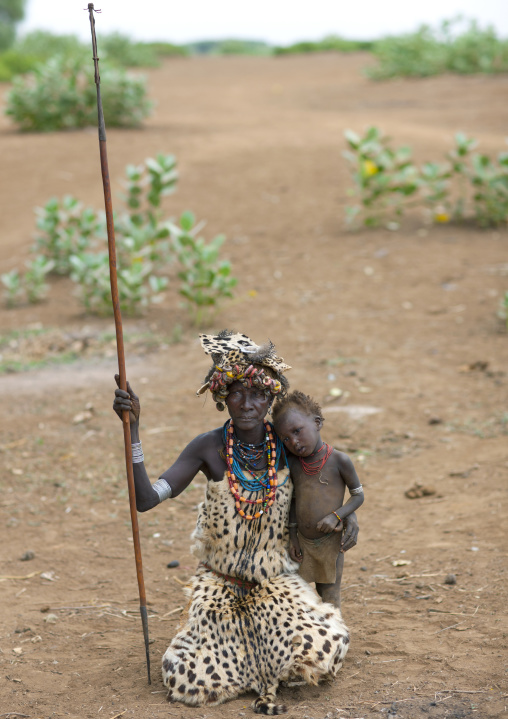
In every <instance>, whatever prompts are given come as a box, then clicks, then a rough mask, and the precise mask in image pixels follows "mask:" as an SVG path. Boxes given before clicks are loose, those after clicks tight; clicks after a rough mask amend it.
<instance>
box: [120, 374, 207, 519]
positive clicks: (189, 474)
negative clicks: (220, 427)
mask: <svg viewBox="0 0 508 719" xmlns="http://www.w3.org/2000/svg"><path fill="white" fill-rule="evenodd" d="M115 380H116V383H117V384H119V381H120V378H119V376H118V375H115ZM113 409H114V410H115V412H116V414H117V415H118V416H119V417H120V418H121V417H122V412H123V411H124V410H127V411H128V412H129V421H130V427H131V442H132V444H133V445H139V446H138V447H137V448H135V449H134V451H133V465H132V466H133V474H134V486H135V490H136V509H137V510H138V512H146V511H148V510H149V509H152V508H153V507H156V506H157V505H158V504H160V503H161V501H162V499H161V496H162V497H163V498H165V496H164V495H165V494H168V496H171V497H176V496H177V495H179V494H180V493H181V492H182V491H183V490H184V489H185V488H186V487H187V486H188V485H189V484H190V483H191V482H192V480H193V479H194V477H195V476H196V474H197V473H198V472H199V470H200V469H201V468H202V466H203V449H204V445H206V437H207V436H208V435H200V436H199V437H196V438H195V439H194V440H193V441H192V442H191V443H190V444H188V445H187V447H186V448H185V449H184V450H183V452H182V453H181V454H180V456H179V457H178V459H177V460H176V462H175V463H174V464H173V465H172V466H171V467H170V468H169V469H167V470H166V471H165V472H164V473H163V474H162V475H161V477H160V478H159V479H163V480H164V481H165V482H166V483H167V485H168V487H169V490H167V487H166V486H165V485H164V483H162V484H160V483H156V485H157V487H160V488H162V492H161V489H159V492H158V491H157V490H156V489H154V485H152V483H151V482H150V478H149V477H148V473H147V471H146V468H145V463H144V461H142V460H143V453H142V449H141V444H140V439H139V415H140V412H141V405H140V402H139V397H138V396H137V395H136V394H135V393H134V392H133V390H132V388H131V386H130V384H129V383H127V392H124V391H123V390H121V389H117V390H115V400H114V402H113ZM140 460H141V461H140ZM165 490H167V492H166V491H165ZM160 492H161V493H160Z"/></svg>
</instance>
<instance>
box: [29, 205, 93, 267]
mask: <svg viewBox="0 0 508 719" xmlns="http://www.w3.org/2000/svg"><path fill="white" fill-rule="evenodd" d="M35 213H36V216H37V219H36V226H37V229H38V230H39V233H38V234H37V235H36V238H35V247H34V251H36V252H40V253H42V254H43V255H44V256H45V257H47V258H48V259H49V260H51V261H52V262H53V263H54V269H55V272H57V273H58V274H60V275H68V274H69V272H70V271H71V268H72V264H71V261H70V258H71V257H72V255H76V254H79V253H80V252H83V251H84V250H87V249H89V247H90V243H91V241H92V239H93V238H94V237H97V236H104V223H105V220H104V217H103V216H102V217H101V216H99V215H98V214H97V213H96V212H95V211H94V210H92V209H90V208H85V207H84V206H83V203H81V202H79V200H76V198H74V197H71V196H70V195H66V196H65V197H64V198H63V199H62V200H59V199H58V198H56V197H53V198H51V199H50V200H48V202H47V203H46V204H45V205H44V207H37V208H36V209H35Z"/></svg>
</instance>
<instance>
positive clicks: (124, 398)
mask: <svg viewBox="0 0 508 719" xmlns="http://www.w3.org/2000/svg"><path fill="white" fill-rule="evenodd" d="M115 382H116V384H117V385H118V389H116V390H115V399H114V402H113V409H114V410H115V412H116V413H117V415H118V416H119V417H120V419H122V412H123V411H124V410H128V412H129V422H130V423H131V424H136V422H138V421H139V415H140V412H141V404H140V402H139V397H138V396H137V394H134V392H133V391H132V387H131V386H130V384H129V383H128V382H127V392H125V391H124V390H123V389H120V375H118V374H116V375H115Z"/></svg>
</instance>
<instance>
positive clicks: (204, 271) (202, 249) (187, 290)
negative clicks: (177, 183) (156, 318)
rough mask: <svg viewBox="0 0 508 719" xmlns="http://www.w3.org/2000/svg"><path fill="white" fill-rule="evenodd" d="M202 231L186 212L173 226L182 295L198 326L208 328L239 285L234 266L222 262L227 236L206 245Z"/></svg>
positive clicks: (220, 236)
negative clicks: (222, 303)
mask: <svg viewBox="0 0 508 719" xmlns="http://www.w3.org/2000/svg"><path fill="white" fill-rule="evenodd" d="M199 229H200V227H199V226H198V225H196V220H195V217H194V215H193V214H192V212H184V213H183V215H182V216H181V217H180V224H179V226H178V227H175V226H173V227H172V230H173V243H174V247H175V250H176V255H177V258H178V261H179V263H180V266H181V269H180V271H179V272H178V277H179V278H180V279H181V280H182V285H181V286H180V289H179V293H180V294H181V295H182V297H184V298H185V300H186V306H187V309H188V310H189V313H190V315H191V317H192V319H193V322H194V324H195V325H197V326H203V325H206V324H209V323H210V322H211V321H212V320H213V318H214V317H215V314H216V312H217V310H218V307H219V304H220V302H221V301H222V300H223V299H224V298H226V297H232V296H233V293H232V289H233V287H235V285H236V284H237V280H236V278H234V277H232V276H231V263H230V262H229V261H228V260H219V252H220V248H221V247H222V244H223V243H224V239H225V238H224V236H223V235H217V237H214V238H213V240H211V241H210V242H209V243H207V242H206V241H205V240H204V239H203V238H202V237H196V235H197V233H198V232H199Z"/></svg>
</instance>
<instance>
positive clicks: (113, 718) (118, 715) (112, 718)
mask: <svg viewBox="0 0 508 719" xmlns="http://www.w3.org/2000/svg"><path fill="white" fill-rule="evenodd" d="M126 711H127V709H124V710H123V712H120V714H115V716H113V717H109V719H117V718H118V717H121V716H122V714H125V712H126Z"/></svg>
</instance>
